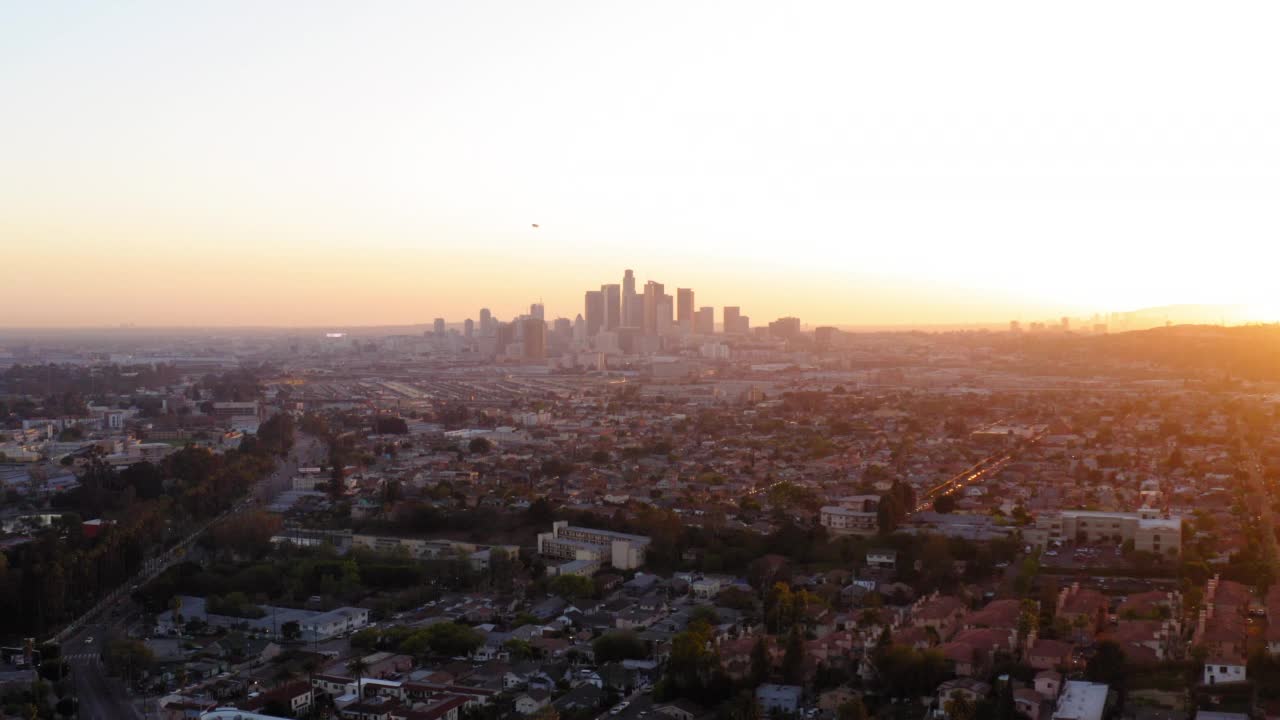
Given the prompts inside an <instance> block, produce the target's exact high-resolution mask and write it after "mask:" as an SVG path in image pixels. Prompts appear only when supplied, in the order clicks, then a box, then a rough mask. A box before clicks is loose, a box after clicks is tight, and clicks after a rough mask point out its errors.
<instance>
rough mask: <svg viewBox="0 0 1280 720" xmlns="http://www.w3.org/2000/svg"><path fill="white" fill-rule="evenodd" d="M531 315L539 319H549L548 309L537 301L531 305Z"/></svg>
mask: <svg viewBox="0 0 1280 720" xmlns="http://www.w3.org/2000/svg"><path fill="white" fill-rule="evenodd" d="M529 317H536V318H538V319H539V320H546V319H547V310H546V308H544V307H543V306H542V303H540V302H536V303H533V304H532V305H530V306H529Z"/></svg>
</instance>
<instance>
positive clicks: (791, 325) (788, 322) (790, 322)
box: [769, 317, 800, 340]
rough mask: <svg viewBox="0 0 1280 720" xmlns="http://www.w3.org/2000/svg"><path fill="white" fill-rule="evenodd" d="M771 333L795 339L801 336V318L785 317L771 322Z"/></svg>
mask: <svg viewBox="0 0 1280 720" xmlns="http://www.w3.org/2000/svg"><path fill="white" fill-rule="evenodd" d="M769 334H770V335H772V336H774V337H777V338H782V339H784V340H794V339H795V338H797V337H799V336H800V318H794V317H784V318H778V319H777V320H774V321H773V322H771V323H769Z"/></svg>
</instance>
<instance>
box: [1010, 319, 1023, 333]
mask: <svg viewBox="0 0 1280 720" xmlns="http://www.w3.org/2000/svg"><path fill="white" fill-rule="evenodd" d="M1009 332H1011V333H1020V332H1022V323H1020V322H1018V321H1017V320H1010V321H1009Z"/></svg>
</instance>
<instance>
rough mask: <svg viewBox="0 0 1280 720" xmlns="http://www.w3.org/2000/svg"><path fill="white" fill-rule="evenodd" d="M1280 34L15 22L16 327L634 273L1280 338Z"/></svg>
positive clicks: (785, 10)
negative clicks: (1218, 325)
mask: <svg viewBox="0 0 1280 720" xmlns="http://www.w3.org/2000/svg"><path fill="white" fill-rule="evenodd" d="M1277 20H1280V5H1276V4H1275V3H1268V2H1233V3H1211V4H1210V3H1202V2H1199V3H1190V2H1177V1H1173V2H1141V1H1134V2H1123V3H1116V2H1114V0H1113V1H1111V2H1089V1H1084V2H1074V3H1028V2H1025V0H1022V1H1020V2H966V3H958V2H954V0H951V1H948V2H892V3H873V2H832V3H823V2H805V3H778V2H754V1H753V0H733V1H732V2H698V1H697V0H692V1H691V0H681V1H680V2H663V1H651V2H643V3H636V2H626V3H624V2H611V1H609V0H592V1H589V2H540V1H535V0H512V1H510V2H489V1H486V0H466V1H465V2H452V3H447V2H404V3H397V2H379V3H324V2H314V1H308V2H287V1H285V0H280V1H278V2H270V3H261V2H236V1H235V0H226V1H224V2H217V3H178V2H171V1H165V2H121V3H89V2H83V3H78V2H60V3H7V4H4V5H0V98H3V108H4V109H3V111H0V259H2V260H0V267H3V271H2V272H0V327H50V326H97V325H115V324H120V323H131V324H136V325H166V326H173V325H199V326H207V325H290V326H298V325H308V326H339V325H352V324H367V325H376V324H402V323H420V322H429V321H430V320H431V319H432V318H434V317H444V318H446V319H448V320H450V321H453V322H457V321H460V320H461V319H463V318H465V317H476V316H477V313H478V309H479V308H480V307H482V306H487V307H490V308H492V309H493V311H494V313H495V314H496V315H498V316H500V317H504V318H505V317H511V316H514V315H516V314H518V313H521V312H525V311H526V310H527V308H528V305H529V303H530V302H534V301H537V300H539V299H541V300H542V301H543V302H544V303H545V304H546V306H547V313H548V315H549V316H560V315H564V316H568V317H573V316H574V315H576V314H577V313H580V312H582V293H583V291H585V290H587V289H591V288H597V287H598V286H599V285H600V284H601V283H607V282H620V281H621V276H622V271H623V269H625V268H632V269H634V270H635V272H636V276H637V278H638V282H639V284H640V285H643V283H644V281H645V280H649V279H653V280H657V281H659V282H663V283H665V284H666V285H667V286H668V288H675V287H692V288H694V289H695V291H696V293H697V297H696V300H697V304H698V305H714V306H717V307H719V306H722V305H740V306H742V308H743V312H744V314H748V315H751V316H752V318H753V323H758V322H761V321H767V320H769V319H772V318H775V317H779V316H785V315H795V316H799V317H801V318H802V319H803V320H804V321H805V323H806V324H819V323H842V324H852V325H879V324H885V325H892V324H949V323H977V322H1005V321H1008V320H1011V319H1020V320H1024V321H1029V320H1038V319H1044V318H1048V317H1056V316H1058V315H1061V314H1072V315H1081V316H1083V315H1088V314H1091V313H1094V312H1106V311H1110V310H1127V309H1133V308H1141V307H1148V306H1157V305H1165V304H1173V303H1229V304H1244V305H1247V306H1248V307H1250V308H1251V309H1252V310H1253V311H1254V314H1255V315H1256V316H1257V319H1268V320H1275V319H1280V292H1277V291H1276V290H1275V286H1276V282H1275V276H1276V274H1277V267H1278V266H1280V264H1278V263H1277V261H1278V260H1280V232H1278V230H1280V212H1278V211H1277V205H1276V198H1280V93H1276V92H1275V89H1274V84H1275V78H1274V71H1275V68H1277V67H1280V43H1276V42H1275V41H1274V28H1275V27H1276V26H1277ZM535 223H536V224H537V225H538V226H539V227H537V228H534V227H532V225H533V224H535ZM669 292H671V290H669Z"/></svg>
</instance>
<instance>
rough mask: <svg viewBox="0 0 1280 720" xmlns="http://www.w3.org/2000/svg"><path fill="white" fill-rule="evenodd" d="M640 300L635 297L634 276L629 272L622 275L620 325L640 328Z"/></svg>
mask: <svg viewBox="0 0 1280 720" xmlns="http://www.w3.org/2000/svg"><path fill="white" fill-rule="evenodd" d="M642 315H643V313H642V312H641V308H640V298H639V297H637V296H636V276H635V275H634V274H633V273H632V272H631V271H630V270H628V271H626V272H625V273H623V274H622V324H623V325H625V326H627V327H640V326H641V324H643V322H644V320H643V318H642Z"/></svg>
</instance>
